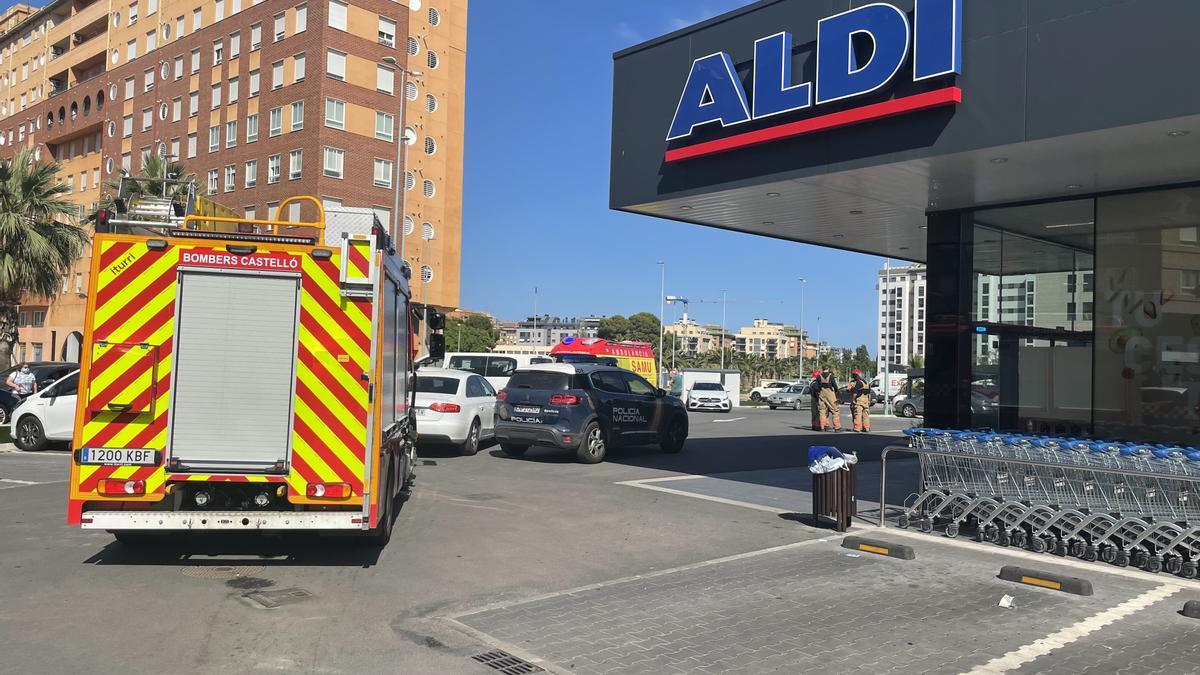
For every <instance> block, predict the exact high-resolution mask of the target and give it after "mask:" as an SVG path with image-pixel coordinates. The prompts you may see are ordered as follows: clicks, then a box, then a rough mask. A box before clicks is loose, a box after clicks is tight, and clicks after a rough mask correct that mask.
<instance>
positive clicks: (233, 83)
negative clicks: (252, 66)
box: [229, 77, 240, 103]
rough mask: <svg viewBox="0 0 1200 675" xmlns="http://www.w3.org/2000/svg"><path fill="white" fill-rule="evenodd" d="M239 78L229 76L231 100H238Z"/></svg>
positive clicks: (233, 101)
mask: <svg viewBox="0 0 1200 675" xmlns="http://www.w3.org/2000/svg"><path fill="white" fill-rule="evenodd" d="M239 83H240V82H239V80H238V78H236V77H231V78H229V102H230V103H237V100H238V84H239Z"/></svg>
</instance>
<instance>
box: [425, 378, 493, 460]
mask: <svg viewBox="0 0 1200 675" xmlns="http://www.w3.org/2000/svg"><path fill="white" fill-rule="evenodd" d="M495 412H496V390H495V389H493V388H492V385H491V384H489V383H488V381H487V380H485V379H484V378H482V377H480V376H479V375H476V374H474V373H471V372H468V371H465V370H450V369H447V368H422V369H420V370H419V371H417V405H416V413H417V442H418V443H419V444H421V445H426V444H443V445H444V444H450V445H455V446H457V447H458V449H459V452H461V453H462V454H464V455H474V454H475V453H477V452H479V443H480V442H481V441H482V440H484V439H488V438H491V437H492V436H494V435H495V431H496V426H495Z"/></svg>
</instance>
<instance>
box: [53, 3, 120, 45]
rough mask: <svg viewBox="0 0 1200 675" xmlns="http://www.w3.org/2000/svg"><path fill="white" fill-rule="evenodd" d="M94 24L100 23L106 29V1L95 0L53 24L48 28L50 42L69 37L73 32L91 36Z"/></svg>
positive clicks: (94, 27)
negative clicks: (52, 26)
mask: <svg viewBox="0 0 1200 675" xmlns="http://www.w3.org/2000/svg"><path fill="white" fill-rule="evenodd" d="M79 4H82V3H76V5H77V6H78V5H79ZM94 24H102V26H103V27H104V29H105V30H107V27H108V3H107V2H102V1H101V0H95V2H93V3H92V4H90V5H88V6H86V7H83V8H82V9H77V10H74V14H72V15H71V16H69V17H67V18H65V19H62V20H61V21H59V22H58V23H57V24H56V25H55V26H54V28H51V29H50V42H51V43H56V42H58V41H60V40H67V39H70V38H71V36H72V35H74V34H75V33H85V34H87V35H88V37H92V35H91V33H92V32H94V31H95V29H96V26H95V25H94ZM101 32H103V31H101Z"/></svg>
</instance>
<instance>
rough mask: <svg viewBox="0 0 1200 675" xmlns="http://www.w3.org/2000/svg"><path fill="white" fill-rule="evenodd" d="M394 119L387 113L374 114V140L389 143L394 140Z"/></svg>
mask: <svg viewBox="0 0 1200 675" xmlns="http://www.w3.org/2000/svg"><path fill="white" fill-rule="evenodd" d="M395 125H396V118H395V117H394V116H392V115H389V114H387V113H381V112H378V111H376V113H375V138H378V139H379V140H381V141H388V142H389V143H390V142H391V141H392V140H394V139H395V130H396V126H395Z"/></svg>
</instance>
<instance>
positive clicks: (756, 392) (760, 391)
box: [750, 380, 799, 401]
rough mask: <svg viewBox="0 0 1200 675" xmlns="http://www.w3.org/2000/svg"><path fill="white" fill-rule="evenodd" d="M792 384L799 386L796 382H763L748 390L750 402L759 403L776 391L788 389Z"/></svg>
mask: <svg viewBox="0 0 1200 675" xmlns="http://www.w3.org/2000/svg"><path fill="white" fill-rule="evenodd" d="M793 384H799V383H798V382H784V381H782V380H767V381H766V382H763V383H762V384H760V385H758V386H757V387H755V388H753V389H751V390H750V400H751V401H761V400H763V399H764V398H767V397H768V396H770V395H771V394H774V393H776V392H778V391H782V390H784V389H787V388H788V387H790V386H792V385H793Z"/></svg>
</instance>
